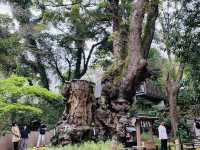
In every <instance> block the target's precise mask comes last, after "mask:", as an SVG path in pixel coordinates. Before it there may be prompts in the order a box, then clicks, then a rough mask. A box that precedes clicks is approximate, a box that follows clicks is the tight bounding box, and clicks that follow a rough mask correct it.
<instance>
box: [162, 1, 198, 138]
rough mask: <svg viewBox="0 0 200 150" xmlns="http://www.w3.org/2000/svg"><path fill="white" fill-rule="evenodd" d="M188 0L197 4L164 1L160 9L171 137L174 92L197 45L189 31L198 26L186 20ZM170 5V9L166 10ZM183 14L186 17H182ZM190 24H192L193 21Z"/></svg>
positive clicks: (175, 126) (174, 123) (174, 116)
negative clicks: (167, 64) (166, 56)
mask: <svg viewBox="0 0 200 150" xmlns="http://www.w3.org/2000/svg"><path fill="white" fill-rule="evenodd" d="M188 4H191V5H192V6H193V7H196V4H195V3H193V2H192V1H191V2H186V1H179V2H178V1H176V2H170V1H166V6H165V7H167V10H166V9H165V10H163V14H162V15H161V17H162V20H161V24H162V28H163V32H162V33H163V39H164V40H163V42H164V45H165V48H164V50H165V51H166V52H167V54H168V60H169V67H168V71H167V72H166V84H165V86H166V93H167V97H168V102H169V108H170V109H169V110H170V117H171V125H172V132H173V135H174V137H176V135H177V134H176V133H177V130H178V115H177V96H178V94H179V90H180V88H181V81H182V78H183V73H184V68H185V66H186V65H188V64H191V62H192V60H194V59H193V58H194V57H193V55H195V53H194V49H196V46H194V45H195V39H196V38H197V37H196V35H195V34H193V33H192V32H194V31H195V30H196V28H197V26H189V25H187V23H186V22H188V20H189V16H190V13H191V12H190V11H188V10H187V9H188V8H189V7H188V6H187V5H188ZM173 6H174V7H173ZM169 9H171V10H173V11H172V12H171V13H169ZM186 16H187V17H188V18H185V17H186ZM189 24H190V25H191V24H192V22H190V23H189ZM173 56H175V61H178V62H177V63H178V64H179V67H177V65H176V64H177V63H174V58H173ZM188 58H189V59H188ZM195 59H196V58H195Z"/></svg>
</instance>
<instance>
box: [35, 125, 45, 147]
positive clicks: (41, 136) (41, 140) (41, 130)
mask: <svg viewBox="0 0 200 150" xmlns="http://www.w3.org/2000/svg"><path fill="white" fill-rule="evenodd" d="M46 128H47V127H46V125H45V124H41V125H40V127H39V136H38V141H37V147H40V143H42V145H45V133H46Z"/></svg>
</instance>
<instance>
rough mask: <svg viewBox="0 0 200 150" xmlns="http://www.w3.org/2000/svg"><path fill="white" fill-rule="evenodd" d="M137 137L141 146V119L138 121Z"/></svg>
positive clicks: (138, 144)
mask: <svg viewBox="0 0 200 150" xmlns="http://www.w3.org/2000/svg"><path fill="white" fill-rule="evenodd" d="M136 137H137V146H141V131H140V120H137V121H136Z"/></svg>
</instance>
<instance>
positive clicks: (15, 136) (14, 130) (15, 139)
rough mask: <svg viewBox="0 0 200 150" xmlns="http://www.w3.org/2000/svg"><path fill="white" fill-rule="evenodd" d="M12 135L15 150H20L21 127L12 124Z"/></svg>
mask: <svg viewBox="0 0 200 150" xmlns="http://www.w3.org/2000/svg"><path fill="white" fill-rule="evenodd" d="M11 133H12V142H13V147H14V150H19V141H20V137H21V135H20V131H19V127H18V126H17V124H16V122H13V123H12V128H11Z"/></svg>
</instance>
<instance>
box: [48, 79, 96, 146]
mask: <svg viewBox="0 0 200 150" xmlns="http://www.w3.org/2000/svg"><path fill="white" fill-rule="evenodd" d="M63 95H64V96H65V98H66V99H67V101H66V106H65V111H64V113H63V117H62V119H61V121H59V122H58V126H57V136H55V137H54V138H53V140H52V142H53V143H54V144H62V145H65V144H69V143H74V142H81V140H88V139H90V137H91V134H90V131H91V130H92V128H91V125H92V123H93V122H94V120H93V110H92V107H93V106H94V105H93V104H94V95H93V84H92V83H90V82H88V81H85V80H72V81H71V82H68V83H66V85H65V88H64V92H63Z"/></svg>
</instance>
